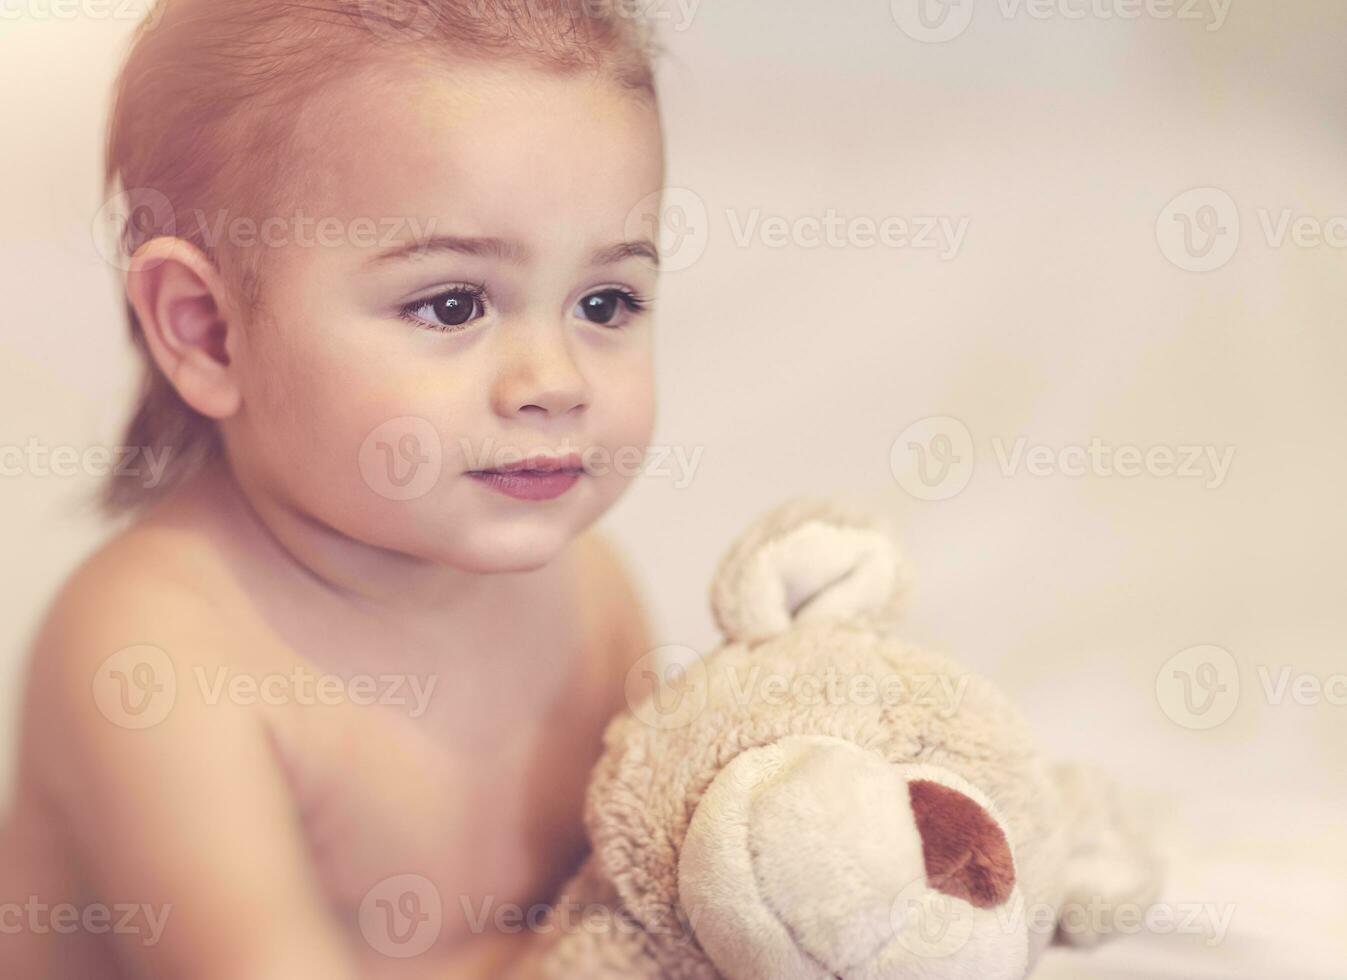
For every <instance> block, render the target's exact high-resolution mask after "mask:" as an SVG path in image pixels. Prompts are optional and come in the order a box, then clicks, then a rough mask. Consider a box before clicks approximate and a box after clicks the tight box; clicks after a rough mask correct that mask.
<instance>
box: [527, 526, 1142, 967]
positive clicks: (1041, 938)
mask: <svg viewBox="0 0 1347 980" xmlns="http://www.w3.org/2000/svg"><path fill="white" fill-rule="evenodd" d="M906 581H907V578H906V574H905V571H904V569H903V567H902V564H901V562H900V561H899V559H898V555H897V552H896V548H895V545H894V543H893V539H892V536H891V535H890V534H889V533H888V531H887V530H886V529H884V528H883V527H881V526H880V525H878V524H877V523H875V522H874V521H872V520H870V519H869V518H867V517H866V516H865V515H861V514H857V513H854V512H851V511H848V510H844V509H842V508H840V507H839V506H837V505H836V504H833V503H831V502H829V501H812V500H800V501H792V502H790V503H788V504H786V505H784V506H782V507H779V508H778V509H776V510H775V511H773V512H772V513H770V514H768V515H767V516H766V517H764V518H763V519H762V520H760V521H759V522H758V523H756V524H755V525H754V526H753V527H751V528H750V529H749V530H748V531H747V532H746V533H745V534H744V535H743V536H742V537H741V538H740V539H739V541H738V542H736V543H735V545H734V547H733V548H731V550H730V551H729V553H728V554H727V555H726V557H725V558H724V559H723V561H722V563H721V565H720V568H719V569H718V571H717V574H716V577H715V580H714V582H713V584H712V588H711V602H712V609H713V612H714V615H715V617H716V621H717V623H718V624H719V625H720V627H721V629H722V631H723V632H724V634H725V636H726V643H725V645H724V646H723V647H722V648H721V649H720V650H718V651H716V652H714V653H713V654H710V655H708V656H707V657H706V658H704V659H703V660H702V661H701V662H700V663H698V664H695V665H693V666H692V667H691V668H690V669H689V670H688V671H687V673H686V674H685V675H684V677H683V679H682V680H681V682H680V683H679V684H678V687H677V690H665V691H662V692H658V694H657V698H658V700H653V699H652V700H651V701H648V702H646V703H644V704H642V705H638V706H635V708H634V710H632V711H629V712H627V713H626V714H624V715H623V716H621V717H619V718H618V719H616V720H615V721H614V722H613V723H612V725H611V726H610V727H609V729H608V732H607V734H606V737H605V743H606V752H605V755H604V757H603V758H602V760H601V761H600V763H599V765H598V766H597V768H596V769H595V771H594V774H593V778H592V781H591V784H590V789H589V795H588V801H587V809H586V820H587V825H588V829H589V834H590V840H591V843H592V846H593V851H592V854H591V856H590V857H589V859H588V862H587V863H586V865H585V866H584V868H583V869H582V870H581V872H580V873H579V874H578V875H577V876H576V877H575V879H574V880H573V881H571V882H570V884H569V885H568V886H567V887H566V889H565V890H564V892H563V894H562V895H561V896H560V897H559V899H558V907H559V908H560V907H561V906H568V907H569V909H570V910H571V912H572V914H571V915H570V916H567V917H563V916H561V915H560V914H559V913H558V915H557V916H556V921H557V922H558V923H559V925H558V927H557V928H555V929H553V930H550V931H547V932H545V933H543V934H542V935H540V936H539V939H538V947H537V949H536V950H535V952H534V955H533V956H532V957H531V958H530V961H529V963H528V964H527V965H525V966H524V967H523V968H522V971H521V975H525V974H528V971H532V973H531V974H529V975H541V976H545V977H549V978H558V980H560V978H586V980H589V978H594V980H605V978H612V980H617V978H624V980H643V978H645V980H656V978H670V980H718V978H725V980H797V978H799V980H805V978H809V980H829V978H844V980H899V978H913V980H927V978H929V980H935V978H940V980H948V978H969V980H1020V978H1022V977H1024V976H1026V975H1027V974H1028V973H1029V972H1030V971H1031V970H1032V968H1033V964H1034V962H1035V961H1036V960H1037V959H1038V957H1039V955H1040V954H1041V952H1042V950H1043V948H1044V947H1045V946H1046V945H1047V944H1048V943H1049V942H1050V941H1052V940H1053V939H1054V925H1055V922H1056V917H1057V915H1058V913H1059V912H1060V910H1061V909H1062V907H1063V905H1064V903H1067V902H1080V903H1088V902H1092V901H1093V902H1095V903H1096V904H1102V905H1104V906H1107V905H1108V904H1109V903H1118V902H1122V901H1128V902H1139V903H1143V904H1144V903H1146V902H1149V901H1150V900H1152V899H1153V897H1154V895H1155V894H1156V890H1157V876H1156V868H1155V862H1154V860H1153V858H1152V857H1151V854H1150V850H1149V848H1148V846H1147V843H1146V839H1145V837H1144V835H1143V834H1142V833H1141V832H1140V831H1139V830H1138V829H1137V828H1136V827H1135V826H1134V821H1133V820H1132V819H1131V818H1129V817H1127V816H1126V808H1125V806H1124V805H1123V804H1124V801H1123V800H1122V799H1121V798H1120V797H1119V796H1118V795H1117V794H1115V793H1114V791H1113V790H1112V789H1111V788H1109V787H1108V786H1107V784H1106V783H1105V782H1103V781H1102V780H1101V779H1100V778H1099V777H1097V776H1094V775H1091V774H1089V773H1088V772H1087V771H1086V770H1080V769H1061V770H1056V769H1053V768H1051V767H1050V766H1049V765H1048V764H1047V763H1046V762H1045V760H1044V759H1043V757H1042V756H1041V755H1040V753H1039V751H1038V748H1037V747H1036V745H1035V744H1034V742H1033V739H1032V738H1031V736H1030V733H1029V730H1028V728H1027V726H1026V724H1025V722H1024V721H1023V719H1022V718H1021V717H1020V716H1019V714H1018V713H1017V712H1016V710H1015V709H1014V708H1013V707H1012V706H1011V704H1010V703H1009V702H1008V701H1007V699H1006V698H1005V697H1003V696H1002V694H1001V693H1000V691H998V690H997V689H996V688H995V687H994V686H993V685H992V684H991V683H990V682H988V681H987V680H985V679H984V678H981V677H979V676H977V675H974V674H971V673H969V672H967V671H965V670H964V669H963V668H961V667H960V666H959V665H958V664H956V663H954V662H953V661H951V660H949V659H948V658H946V657H943V656H939V655H937V654H933V653H928V652H925V651H922V650H918V649H915V648H913V647H911V646H909V645H908V644H906V643H905V642H903V641H902V640H901V639H899V638H898V637H897V636H896V635H894V634H893V633H892V632H891V631H890V629H889V627H890V626H891V625H892V623H893V622H894V621H895V619H896V611H897V604H898V600H899V599H900V597H901V593H902V590H903V587H904V585H905V583H906ZM917 779H925V780H929V781H933V782H937V783H939V784H940V785H942V786H946V787H948V788H950V789H952V790H954V791H957V792H959V793H961V794H963V796H966V797H967V798H968V799H971V800H973V801H974V802H975V803H977V804H978V806H980V807H981V808H982V810H983V811H984V812H985V813H987V814H988V815H989V816H990V817H991V819H992V820H993V821H994V823H995V825H996V826H997V827H999V828H1000V829H1001V831H1002V832H1003V833H1004V835H1005V838H1006V840H1007V841H1008V842H1009V844H1010V846H1011V850H1012V853H1013V857H1014V874H1015V885H1014V891H1013V893H1012V894H1011V896H1010V898H1009V900H1008V901H1006V902H1005V903H1004V904H1002V905H1001V906H1000V907H998V908H993V909H987V908H974V907H973V905H971V904H969V903H968V902H966V901H963V900H962V899H960V898H956V897H951V896H949V895H946V894H943V893H941V892H940V891H938V890H937V889H936V888H935V887H933V884H932V882H931V881H930V880H928V876H927V873H926V869H925V866H924V864H923V841H922V838H921V836H920V834H919V832H918V829H917V825H916V823H915V822H914V815H913V811H912V804H911V802H910V800H909V793H908V786H909V783H910V782H911V781H913V780H917ZM582 911H583V912H584V915H580V914H579V913H580V912H582ZM563 919H564V920H565V921H566V922H569V926H566V925H564V924H562V923H563ZM577 921H578V922H580V923H584V922H588V923H589V925H588V926H585V925H583V924H582V925H579V926H577V925H576V923H577ZM1056 938H1057V939H1058V941H1067V940H1069V941H1071V942H1073V943H1075V944H1078V945H1090V944H1093V943H1094V942H1096V941H1098V940H1099V939H1101V938H1104V935H1103V933H1102V932H1101V931H1100V930H1087V931H1085V932H1077V933H1074V934H1072V935H1070V936H1065V935H1062V936H1057V937H1056Z"/></svg>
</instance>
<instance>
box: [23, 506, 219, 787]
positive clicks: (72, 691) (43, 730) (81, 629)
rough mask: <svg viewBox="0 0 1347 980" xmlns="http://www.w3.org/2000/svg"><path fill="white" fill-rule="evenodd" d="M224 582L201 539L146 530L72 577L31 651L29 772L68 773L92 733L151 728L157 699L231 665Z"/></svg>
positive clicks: (106, 548) (110, 547) (123, 536)
mask: <svg viewBox="0 0 1347 980" xmlns="http://www.w3.org/2000/svg"><path fill="white" fill-rule="evenodd" d="M218 574H219V572H218V569H217V568H216V567H215V566H214V565H213V564H212V559H211V557H210V555H209V549H207V548H205V547H204V546H203V543H202V542H201V541H199V540H197V539H195V538H194V537H193V536H191V535H189V534H183V533H181V532H176V531H173V530H171V529H165V528H162V527H155V526H145V527H133V528H131V529H128V530H127V531H124V532H122V533H120V534H118V535H116V536H115V537H113V538H112V539H111V540H110V541H108V542H107V543H106V544H104V545H103V546H102V547H100V548H99V549H98V550H97V551H95V552H94V553H93V554H92V555H91V556H89V557H88V558H87V559H86V560H85V561H84V562H83V563H82V564H81V565H80V566H79V567H78V568H77V569H76V570H75V571H74V572H73V573H72V574H71V575H70V577H69V578H68V579H67V580H66V582H65V583H64V585H63V586H62V588H61V589H60V590H59V592H58V593H57V595H56V597H55V599H54V600H53V601H52V603H51V605H50V606H49V607H48V609H47V610H46V613H45V615H44V617H43V620H42V623H41V625H40V627H39V630H38V633H37V636H36V639H35V641H34V643H33V645H32V649H31V650H30V653H29V662H28V671H27V682H26V686H25V692H24V698H23V722H22V748H21V752H22V762H21V767H22V769H23V771H24V772H25V773H27V774H28V775H29V776H39V777H51V776H52V774H55V773H60V772H63V771H68V770H67V768H66V767H71V766H74V762H75V760H74V759H73V758H72V757H71V756H70V748H71V746H72V744H74V743H77V742H79V741H80V740H81V739H82V738H84V737H88V736H90V734H91V730H92V731H95V732H98V733H104V732H106V731H108V730H109V728H110V727H111V728H120V729H123V730H128V731H129V730H135V729H136V728H137V727H139V726H144V727H149V722H150V721H151V720H152V714H153V711H154V710H155V709H154V704H153V702H154V695H155V693H156V692H163V691H164V690H166V688H165V685H167V684H168V683H169V682H170V680H173V681H176V678H177V677H178V676H179V675H180V674H181V673H182V672H183V671H185V670H187V669H190V665H198V664H206V663H210V662H212V661H216V662H218V661H222V660H226V659H228V657H229V656H230V651H229V650H228V648H227V646H225V644H226V643H227V639H226V638H227V636H228V631H227V630H225V629H223V628H222V626H223V624H224V623H225V622H226V620H227V617H226V616H225V614H224V611H223V610H222V609H221V607H220V600H219V595H218V592H217V591H213V590H212V577H213V576H215V575H218ZM137 712H141V713H140V714H138V713H137ZM72 775H73V773H72Z"/></svg>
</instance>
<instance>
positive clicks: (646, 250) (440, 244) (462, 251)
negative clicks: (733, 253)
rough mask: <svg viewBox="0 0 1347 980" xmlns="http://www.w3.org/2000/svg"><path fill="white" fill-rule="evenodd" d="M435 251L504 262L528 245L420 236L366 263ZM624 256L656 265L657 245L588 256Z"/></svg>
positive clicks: (520, 256)
mask: <svg viewBox="0 0 1347 980" xmlns="http://www.w3.org/2000/svg"><path fill="white" fill-rule="evenodd" d="M438 252H454V253H457V254H459V255H474V256H490V257H492V258H497V259H500V260H502V261H504V262H516V263H519V262H525V261H527V259H528V255H529V252H528V249H527V248H525V247H524V246H523V245H519V244H517V243H515V242H509V241H506V240H505V239H503V238H471V237H461V236H457V235H435V236H433V237H430V238H419V239H417V240H415V241H411V242H407V243H405V244H403V245H397V246H395V247H393V248H390V249H386V250H384V251H382V252H380V253H379V254H377V255H375V256H373V257H371V258H370V259H369V261H368V262H366V263H365V264H366V266H367V267H369V266H376V265H384V264H386V263H388V262H396V261H400V260H404V259H418V258H422V257H424V256H426V255H432V254H435V253H438ZM626 258H643V259H646V260H648V261H649V262H651V263H652V264H654V265H655V266H656V267H658V266H659V249H657V248H656V247H655V244H654V243H653V242H651V241H648V240H644V239H642V240H640V241H630V242H618V243H617V244H616V245H608V246H605V247H603V248H600V249H597V250H596V251H595V252H594V253H593V254H592V255H591V256H590V259H589V264H590V265H611V264H613V263H614V262H620V261H621V260H622V259H626Z"/></svg>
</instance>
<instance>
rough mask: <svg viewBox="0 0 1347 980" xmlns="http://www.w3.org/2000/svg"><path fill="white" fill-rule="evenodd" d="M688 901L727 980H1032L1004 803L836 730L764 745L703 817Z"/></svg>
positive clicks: (690, 852)
mask: <svg viewBox="0 0 1347 980" xmlns="http://www.w3.org/2000/svg"><path fill="white" fill-rule="evenodd" d="M678 887H679V902H680V904H681V905H682V907H683V909H684V912H685V913H686V915H687V916H688V921H689V922H690V924H691V926H692V928H693V931H694V933H695V935H696V937H697V941H698V943H699V944H700V946H701V947H702V949H703V951H704V952H705V953H706V954H707V956H708V957H709V958H710V959H711V961H712V963H713V964H714V965H715V968H716V970H717V971H718V972H719V973H721V974H722V975H723V976H724V977H726V978H727V980H830V978H842V980H899V978H921V980H934V978H956V977H957V978H964V977H968V978H978V980H1019V978H1022V977H1024V976H1025V974H1026V971H1027V959H1028V932H1027V928H1026V924H1025V921H1024V916H1023V914H1019V913H1022V911H1023V903H1022V900H1021V898H1020V892H1019V889H1018V887H1017V883H1016V871H1015V862H1014V852H1013V846H1012V841H1011V838H1010V836H1009V834H1008V833H1007V831H1006V828H1005V825H1004V823H1003V821H1002V820H1001V819H1000V817H999V816H998V814H997V810H996V807H995V806H994V805H993V804H992V802H991V801H990V800H989V799H988V798H987V797H986V796H985V795H984V794H983V793H981V791H979V790H978V789H977V788H976V787H974V786H972V785H971V784H969V783H968V782H967V781H965V780H964V779H962V778H961V777H959V776H958V775H957V774H955V773H953V772H951V771H950V770H948V769H944V768H942V767H937V766H927V765H896V764H893V763H891V762H889V761H887V760H886V759H884V758H883V757H882V756H880V755H879V754H878V753H876V752H873V751H870V750H868V749H865V748H862V747H861V746H859V745H856V744H854V743H851V742H848V741H846V740H843V739H839V738H833V737H829V736H790V737H788V738H784V739H781V740H780V741H778V742H775V743H772V744H770V745H765V746H761V747H758V748H754V749H750V750H748V751H745V752H743V753H741V754H740V755H738V756H737V757H736V758H734V759H733V760H732V761H731V762H730V763H729V765H727V766H726V767H725V768H724V769H723V770H721V772H720V773H719V774H718V775H717V776H716V778H715V779H714V781H713V782H712V783H711V785H710V786H709V787H708V788H707V790H706V792H705V793H704V794H703V796H702V798H701V800H700V802H699V803H698V805H697V809H696V811H695V812H694V814H693V817H692V821H691V823H690V825H689V828H688V834H687V837H686V839H685V840H684V843H683V846H682V848H681V852H680V857H679V866H678Z"/></svg>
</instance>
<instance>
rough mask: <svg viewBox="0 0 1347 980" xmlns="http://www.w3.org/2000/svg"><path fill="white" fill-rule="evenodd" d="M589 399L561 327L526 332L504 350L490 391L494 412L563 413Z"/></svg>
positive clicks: (584, 403) (584, 404)
mask: <svg viewBox="0 0 1347 980" xmlns="http://www.w3.org/2000/svg"><path fill="white" fill-rule="evenodd" d="M589 399H590V388H589V382H588V380H587V379H586V377H585V375H584V372H583V371H581V369H580V365H579V364H578V363H577V362H576V359H575V356H574V354H573V353H572V351H571V349H570V345H569V344H568V343H567V339H566V337H565V336H564V334H563V332H562V331H561V330H559V329H555V330H546V329H539V330H533V331H529V332H528V335H527V336H524V337H520V338H518V341H517V342H516V343H515V344H513V345H511V348H510V350H508V351H507V352H505V362H504V364H503V365H502V368H501V371H500V376H499V378H498V380H497V383H496V390H495V394H494V402H495V409H496V412H497V413H498V414H500V415H502V416H504V417H507V418H513V417H514V416H517V415H520V414H523V413H543V414H546V415H566V414H569V413H572V412H579V411H580V410H582V409H583V408H584V407H585V406H586V405H587V404H588V403H589Z"/></svg>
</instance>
